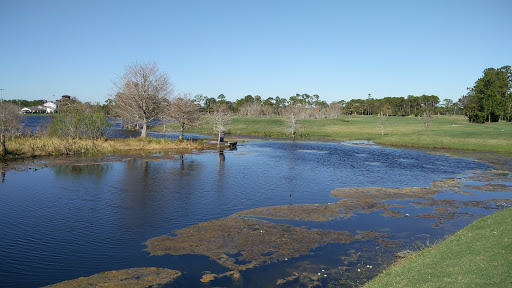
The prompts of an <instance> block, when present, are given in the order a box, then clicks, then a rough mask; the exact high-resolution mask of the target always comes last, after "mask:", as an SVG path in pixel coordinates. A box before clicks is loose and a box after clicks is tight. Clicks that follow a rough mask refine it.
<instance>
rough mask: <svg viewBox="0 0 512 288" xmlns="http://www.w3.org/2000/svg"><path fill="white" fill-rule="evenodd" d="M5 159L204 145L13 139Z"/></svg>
mask: <svg viewBox="0 0 512 288" xmlns="http://www.w3.org/2000/svg"><path fill="white" fill-rule="evenodd" d="M6 146H7V147H6V148H7V151H8V155H7V158H23V157H34V156H60V155H83V156H92V155H96V154H109V153H120V152H129V151H169V150H182V149H202V148H204V147H205V146H204V144H203V143H202V142H200V141H199V142H198V141H190V140H169V139H155V138H149V137H148V138H133V139H100V140H90V139H71V138H58V137H16V138H10V139H7V141H6Z"/></svg>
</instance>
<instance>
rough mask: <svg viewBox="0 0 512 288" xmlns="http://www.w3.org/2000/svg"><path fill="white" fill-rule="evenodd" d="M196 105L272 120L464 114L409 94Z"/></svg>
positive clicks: (454, 105)
mask: <svg viewBox="0 0 512 288" xmlns="http://www.w3.org/2000/svg"><path fill="white" fill-rule="evenodd" d="M194 100H195V102H196V103H199V104H200V105H201V109H202V111H204V112H207V113H211V112H212V111H213V108H214V107H215V106H216V105H219V104H225V105H226V106H227V107H228V108H229V109H231V111H232V113H234V114H237V115H238V116H241V117H275V116H283V115H285V114H287V113H288V112H289V111H290V109H291V107H293V110H294V113H295V114H296V116H297V117H298V118H299V119H305V118H336V117H339V116H340V115H379V114H384V115H386V116H418V115H422V114H423V113H425V111H426V110H428V111H430V112H431V113H433V114H443V115H459V114H462V113H463V109H462V108H461V106H460V104H459V102H454V101H453V100H451V99H444V100H443V101H442V102H441V101H440V100H439V97H438V96H435V95H421V96H414V95H409V96H407V97H385V98H382V99H374V98H372V97H371V95H368V98H366V99H352V100H350V101H344V100H341V101H335V102H332V103H330V104H328V103H327V102H326V101H323V100H321V99H320V96H319V95H317V94H314V95H309V94H306V93H305V94H295V95H293V96H290V97H289V98H288V99H287V98H282V97H279V96H277V97H269V98H266V99H263V98H262V97H261V96H259V95H256V96H252V95H247V96H245V97H243V98H240V99H238V100H235V101H233V102H231V101H227V100H226V98H225V96H224V95H223V94H221V95H219V97H217V98H213V97H206V96H203V95H196V96H195V97H194Z"/></svg>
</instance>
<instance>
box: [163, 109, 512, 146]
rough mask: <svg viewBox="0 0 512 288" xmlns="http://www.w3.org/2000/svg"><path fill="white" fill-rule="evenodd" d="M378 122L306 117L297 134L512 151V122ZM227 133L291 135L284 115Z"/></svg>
mask: <svg viewBox="0 0 512 288" xmlns="http://www.w3.org/2000/svg"><path fill="white" fill-rule="evenodd" d="M210 123H211V122H210V121H209V120H208V119H205V121H204V122H203V125H202V126H200V127H198V128H194V129H192V130H188V131H187V132H195V133H203V134H209V133H212V128H211V127H212V125H211V124H210ZM378 123H379V118H378V117H377V116H354V117H348V116H342V117H340V118H338V119H305V120H300V121H299V123H298V129H297V130H298V131H297V136H298V138H299V139H303V138H304V139H309V140H372V141H375V142H376V143H379V144H383V145H389V146H400V147H418V148H420V147H421V148H446V149H463V150H474V151H491V152H508V153H512V122H499V123H490V124H472V123H468V121H467V118H464V117H462V116H434V119H433V122H432V125H431V126H430V128H429V129H428V130H426V129H424V127H423V122H422V121H421V120H420V119H418V118H417V117H386V118H385V129H384V135H381V130H380V128H379V125H378ZM168 127H170V125H168ZM228 132H229V133H230V134H237V135H255V136H266V137H279V138H289V137H290V129H289V128H288V124H287V122H286V120H285V119H283V118H244V117H234V118H233V119H232V122H231V125H230V126H229V131H228Z"/></svg>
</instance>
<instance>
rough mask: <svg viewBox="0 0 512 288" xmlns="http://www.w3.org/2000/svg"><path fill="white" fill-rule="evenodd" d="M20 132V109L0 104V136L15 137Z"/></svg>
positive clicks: (7, 103)
mask: <svg viewBox="0 0 512 288" xmlns="http://www.w3.org/2000/svg"><path fill="white" fill-rule="evenodd" d="M20 132H21V114H20V108H19V107H18V106H17V105H16V104H13V103H9V102H2V103H0V134H4V135H15V134H18V133H20Z"/></svg>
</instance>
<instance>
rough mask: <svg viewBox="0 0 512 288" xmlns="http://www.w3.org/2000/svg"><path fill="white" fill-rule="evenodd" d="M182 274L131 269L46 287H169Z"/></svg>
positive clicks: (166, 270) (159, 270)
mask: <svg viewBox="0 0 512 288" xmlns="http://www.w3.org/2000/svg"><path fill="white" fill-rule="evenodd" d="M180 276H181V272H179V271H175V270H171V269H164V268H154V267H151V268H131V269H125V270H119V271H109V272H102V273H99V274H96V275H92V276H89V277H82V278H78V279H74V280H69V281H64V282H61V283H58V284H54V285H50V286H45V287H46V288H69V287H74V288H86V287H106V288H145V287H154V288H158V287H169V285H171V284H174V285H176V284H177V283H175V282H176V281H177V280H178V279H179V277H180Z"/></svg>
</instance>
